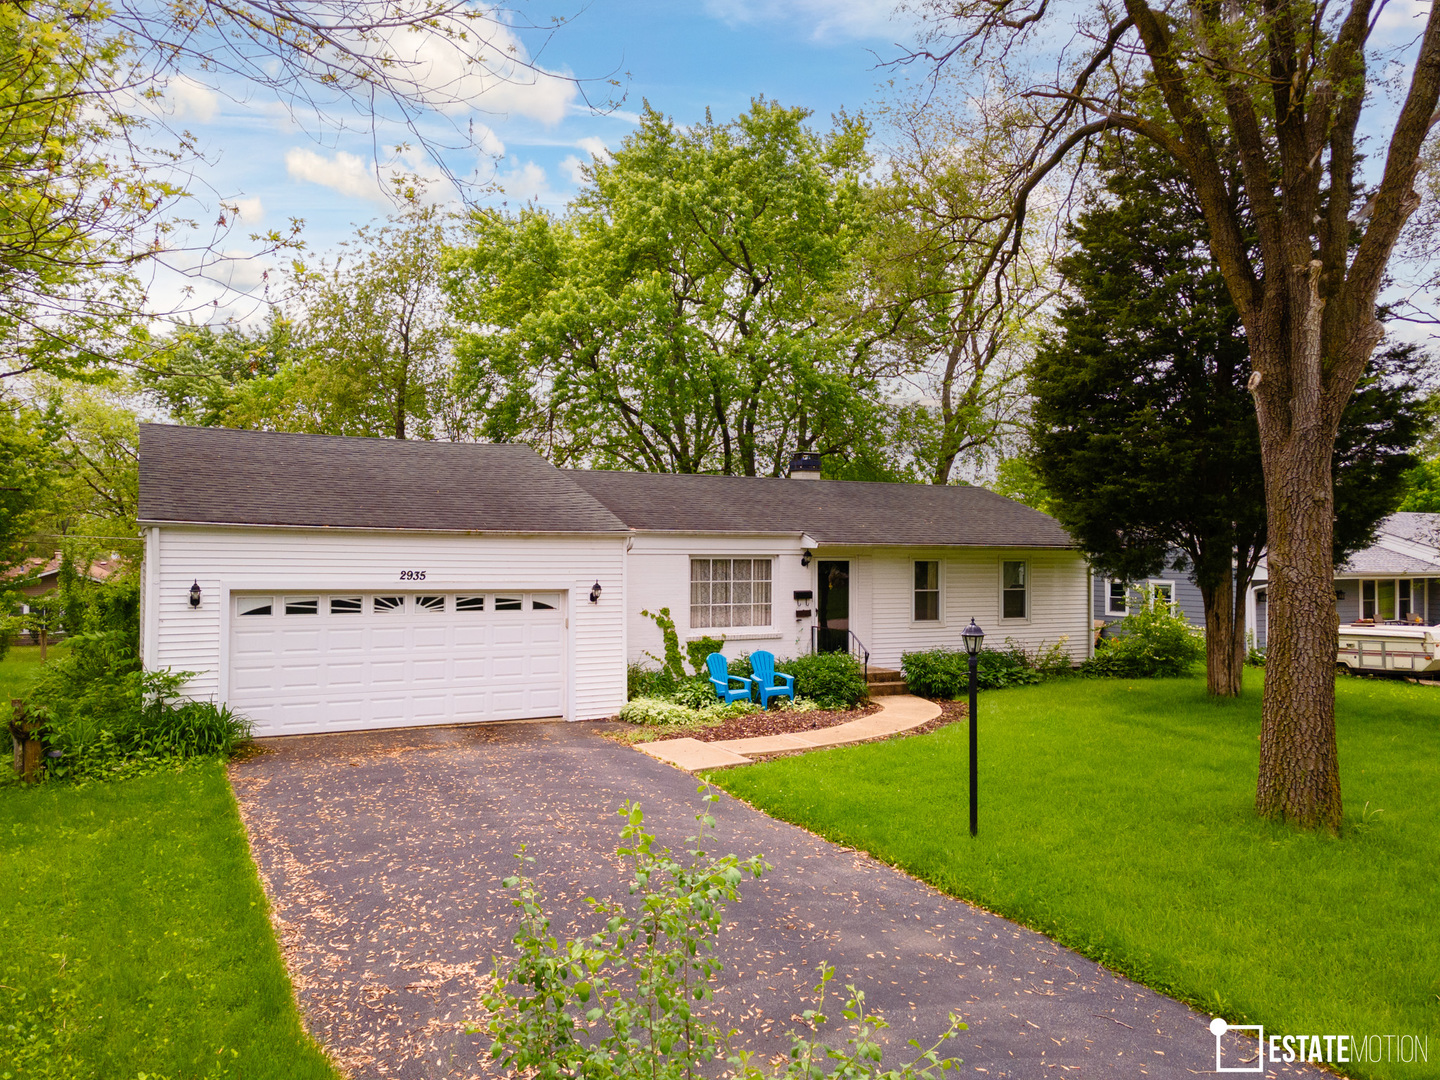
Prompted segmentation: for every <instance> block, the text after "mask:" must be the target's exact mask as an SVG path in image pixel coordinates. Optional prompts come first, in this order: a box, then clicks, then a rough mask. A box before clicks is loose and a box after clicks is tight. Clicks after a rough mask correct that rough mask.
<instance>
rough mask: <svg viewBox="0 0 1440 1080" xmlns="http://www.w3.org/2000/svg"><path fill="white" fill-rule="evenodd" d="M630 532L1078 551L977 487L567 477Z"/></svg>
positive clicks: (1054, 530)
mask: <svg viewBox="0 0 1440 1080" xmlns="http://www.w3.org/2000/svg"><path fill="white" fill-rule="evenodd" d="M566 475H567V476H572V477H574V478H575V482H576V483H577V484H579V485H580V486H581V487H583V488H584V489H585V490H586V491H588V492H590V494H592V495H594V496H595V498H597V499H599V500H600V501H601V502H602V503H604V504H605V505H606V506H608V507H609V508H610V509H611V510H612V511H614V513H615V516H616V517H618V518H619V519H620V520H621V521H623V522H625V524H626V525H629V526H630V527H631V528H632V529H645V530H657V531H686V532H692V531H693V532H722V533H724V532H744V533H752V532H759V533H775V532H782V533H807V534H809V535H810V536H812V537H814V538H815V539H816V540H817V541H819V542H821V543H826V544H867V545H868V544H876V545H891V544H893V545H898V546H907V547H908V546H937V547H938V546H950V545H965V546H973V547H1056V548H1068V547H1073V546H1074V542H1073V541H1072V540H1071V539H1070V537H1069V535H1067V534H1066V532H1065V530H1064V529H1062V528H1061V527H1060V525H1059V523H1058V522H1056V521H1055V519H1054V518H1052V517H1048V516H1047V515H1045V514H1042V513H1040V512H1039V511H1037V510H1031V509H1030V508H1029V507H1028V506H1022V505H1021V504H1020V503H1017V502H1013V501H1012V500H1010V499H1007V498H1005V497H1004V496H1001V495H996V494H995V493H993V492H990V491H986V490H985V489H984V488H977V487H935V486H933V485H930V484H879V483H862V482H858V481H849V480H784V479H775V478H772V477H747V476H693V475H683V476H682V475H674V474H670V473H632V472H585V471H575V472H567V473H566Z"/></svg>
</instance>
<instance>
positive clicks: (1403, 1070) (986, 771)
mask: <svg viewBox="0 0 1440 1080" xmlns="http://www.w3.org/2000/svg"><path fill="white" fill-rule="evenodd" d="M1247 680H1248V682H1249V684H1250V685H1249V686H1248V687H1247V691H1246V694H1245V696H1244V697H1243V698H1242V699H1241V700H1240V701H1238V702H1229V703H1217V702H1212V701H1209V700H1207V699H1206V697H1205V687H1204V683H1203V681H1201V680H1198V679H1183V680H1155V681H1135V682H1125V681H1099V680H1080V679H1071V680H1063V681H1060V682H1055V683H1050V684H1047V685H1043V686H1035V687H1024V688H1019V689H1014V690H1005V691H997V692H991V693H986V694H983V695H982V696H981V698H980V710H979V712H980V835H979V838H978V839H977V840H973V841H972V840H971V838H970V836H969V827H968V803H967V798H968V796H967V794H966V792H967V788H966V776H967V765H966V762H967V756H966V738H967V732H966V728H965V726H964V725H959V724H957V725H954V726H951V727H948V728H945V729H942V730H941V731H938V732H935V733H933V734H931V735H926V736H923V737H919V738H912V739H901V740H897V741H894V742H889V743H877V744H870V745H862V746H855V747H849V748H845V749H838V750H832V751H828V752H824V753H814V754H807V755H804V756H800V757H790V758H782V759H778V760H775V761H772V762H769V763H764V764H757V765H752V766H748V767H745V768H741V769H733V770H728V771H723V772H720V773H716V774H714V775H713V776H712V777H711V779H712V781H713V782H714V783H716V784H717V785H719V786H721V787H723V788H725V789H726V790H728V791H730V792H732V793H734V794H735V795H738V796H739V797H741V798H743V799H746V800H748V801H749V802H751V803H753V804H755V805H756V806H759V807H761V808H762V809H764V810H766V811H767V812H769V813H771V814H774V815H775V816H777V817H780V818H783V819H785V820H788V821H792V822H795V823H797V824H799V825H803V826H805V827H806V828H809V829H812V830H814V831H815V832H817V833H820V834H822V835H824V836H827V837H829V838H831V839H833V840H836V841H839V842H841V843H844V844H846V845H850V846H854V847H858V848H861V849H863V850H866V851H869V852H871V853H872V854H874V855H875V856H876V857H878V858H880V859H883V860H885V861H886V862H890V863H893V864H894V865H896V866H900V867H903V868H904V869H906V870H908V871H909V872H911V873H913V874H915V875H916V876H918V877H920V878H923V879H924V880H926V881H929V882H931V883H933V884H934V885H936V886H938V887H939V888H941V889H944V890H945V891H947V892H950V893H952V894H954V895H956V896H962V897H965V898H967V899H970V900H974V901H975V902H976V903H979V904H981V905H982V906H984V907H986V908H989V909H990V910H992V911H997V912H999V913H1001V914H1004V915H1007V916H1009V917H1011V918H1013V919H1016V920H1018V921H1020V922H1023V923H1025V924H1026V925H1029V926H1032V927H1034V928H1036V929H1038V930H1041V931H1043V932H1045V933H1047V934H1049V935H1051V936H1052V937H1054V938H1056V939H1057V940H1059V941H1061V942H1063V943H1065V944H1067V945H1070V946H1072V947H1074V948H1076V949H1078V950H1080V951H1081V952H1083V953H1085V954H1086V955H1088V956H1091V957H1093V958H1095V959H1097V960H1100V961H1102V962H1104V963H1106V964H1108V965H1110V966H1111V967H1113V968H1116V969H1118V970H1121V971H1123V972H1125V973H1127V974H1129V975H1132V976H1134V977H1136V978H1137V979H1139V980H1140V981H1143V982H1145V983H1148V984H1149V985H1150V986H1153V987H1155V988H1157V989H1159V990H1163V991H1165V992H1167V993H1171V994H1174V995H1175V996H1178V997H1181V998H1183V999H1185V1000H1188V1001H1190V1002H1192V1003H1194V1004H1196V1005H1197V1006H1199V1007H1200V1008H1202V1009H1206V1010H1209V1011H1212V1012H1214V1013H1217V1014H1219V1015H1223V1016H1224V1017H1226V1019H1228V1020H1231V1021H1232V1022H1238V1021H1242V1020H1243V1021H1248V1022H1251V1023H1257V1022H1258V1023H1263V1024H1264V1025H1265V1027H1266V1031H1267V1032H1271V1033H1276V1032H1278V1033H1280V1034H1287V1033H1293V1034H1301V1033H1304V1034H1322V1035H1323V1034H1327V1033H1335V1034H1341V1033H1352V1034H1354V1035H1357V1036H1359V1035H1370V1034H1376V1035H1387V1034H1393V1035H1402V1034H1410V1035H1419V1036H1433V1038H1431V1039H1430V1043H1429V1045H1430V1049H1431V1052H1432V1054H1434V1055H1435V1057H1433V1058H1432V1062H1433V1061H1436V1060H1440V688H1432V687H1420V686H1414V685H1410V684H1406V683H1397V682H1382V681H1378V680H1369V679H1341V680H1340V681H1339V683H1338V686H1337V693H1338V727H1339V743H1340V763H1341V784H1342V788H1343V790H1344V794H1345V820H1346V829H1345V834H1344V837H1343V839H1340V840H1335V839H1331V838H1327V837H1319V836H1313V835H1305V834H1300V833H1297V832H1295V831H1293V830H1291V829H1289V828H1287V827H1284V826H1273V825H1270V824H1268V823H1265V822H1262V821H1259V820H1258V819H1257V818H1256V817H1255V814H1254V812H1253V809H1252V801H1253V799H1254V794H1255V776H1256V769H1257V760H1258V750H1259V744H1258V741H1257V740H1258V737H1259V731H1260V680H1259V678H1257V677H1256V673H1254V672H1247ZM1367 804H1368V810H1367ZM1382 811H1383V812H1382ZM1436 1067H1437V1066H1436V1065H1435V1064H1433V1063H1432V1064H1429V1065H1414V1064H1412V1065H1403V1064H1394V1065H1382V1066H1375V1067H1371V1066H1351V1069H1352V1072H1351V1075H1354V1076H1357V1077H1361V1076H1363V1077H1406V1078H1409V1077H1419V1076H1425V1075H1431V1076H1433V1075H1436V1074H1435V1073H1434V1072H1433V1071H1431V1070H1434V1069H1436Z"/></svg>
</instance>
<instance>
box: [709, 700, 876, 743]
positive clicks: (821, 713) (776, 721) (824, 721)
mask: <svg viewBox="0 0 1440 1080" xmlns="http://www.w3.org/2000/svg"><path fill="white" fill-rule="evenodd" d="M879 711H880V706H879V705H877V704H875V703H874V702H871V703H870V704H869V705H865V706H862V707H861V708H858V709H847V710H845V711H843V712H841V711H838V710H830V709H818V710H816V711H815V712H802V713H796V712H781V711H780V710H779V709H768V710H766V711H765V712H754V713H746V714H745V715H744V716H733V717H731V718H730V719H729V720H726V721H725V722H724V723H721V724H716V725H715V726H714V727H707V728H700V729H699V730H698V731H692V732H691V733H690V738H692V739H694V740H696V741H697V742H720V741H722V740H724V739H753V738H755V737H756V736H757V735H789V734H790V733H791V732H792V731H815V730H818V729H819V728H827V727H835V726H836V725H837V724H843V723H845V722H846V721H847V720H858V719H860V717H862V716H869V715H870V714H871V713H873V712H879Z"/></svg>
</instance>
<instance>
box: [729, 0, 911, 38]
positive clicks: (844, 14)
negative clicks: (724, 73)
mask: <svg viewBox="0 0 1440 1080" xmlns="http://www.w3.org/2000/svg"><path fill="white" fill-rule="evenodd" d="M705 10H706V12H707V13H708V14H709V15H710V16H711V17H712V18H715V19H719V20H720V21H721V22H725V23H728V24H730V25H731V26H736V25H749V24H754V23H764V22H794V23H799V24H801V25H803V26H808V27H809V28H810V34H809V36H810V37H811V38H812V39H813V40H816V41H823V40H835V39H857V38H858V39H868V38H885V39H886V40H890V39H892V38H893V37H894V36H895V33H896V29H897V24H896V23H895V21H894V19H893V16H894V10H895V2H894V0H705Z"/></svg>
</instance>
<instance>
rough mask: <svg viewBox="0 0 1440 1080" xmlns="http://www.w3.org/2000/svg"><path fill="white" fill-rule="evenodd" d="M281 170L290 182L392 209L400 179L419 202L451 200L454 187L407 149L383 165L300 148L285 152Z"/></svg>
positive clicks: (339, 153)
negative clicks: (416, 192)
mask: <svg viewBox="0 0 1440 1080" xmlns="http://www.w3.org/2000/svg"><path fill="white" fill-rule="evenodd" d="M285 169H286V171H287V172H288V173H289V174H290V177H291V179H294V180H302V181H305V182H306V183H311V184H319V185H320V186H321V187H327V188H329V189H330V190H331V191H335V192H339V193H340V194H341V195H345V196H348V197H349V198H352V199H364V200H365V201H367V202H375V203H380V204H381V205H383V206H388V207H394V206H395V205H396V202H397V198H398V196H397V194H396V188H395V184H394V183H393V182H392V181H394V180H397V179H399V180H403V182H404V185H405V186H406V187H412V186H413V187H415V188H417V189H418V190H419V192H420V199H421V200H422V201H423V202H427V203H444V202H449V201H452V200H453V199H454V198H455V186H454V184H453V183H452V182H451V181H450V179H449V177H447V176H445V174H444V173H442V172H441V171H440V170H439V169H438V168H437V167H436V166H435V165H434V163H432V162H431V161H429V160H428V159H427V158H426V157H425V155H424V154H423V153H422V152H421V151H419V150H417V149H415V148H414V147H411V148H410V149H408V150H406V151H405V152H404V153H402V154H400V155H399V157H397V158H394V159H392V160H390V161H388V162H385V163H383V164H382V165H381V166H380V167H379V169H377V168H376V167H375V162H374V161H373V160H371V159H368V158H362V157H360V156H359V155H357V154H350V153H346V152H345V151H344V150H337V151H336V152H335V156H334V157H326V156H325V155H324V154H318V153H316V152H315V151H314V150H310V149H307V148H305V147H301V146H295V147H291V148H290V149H289V150H288V151H286V153H285Z"/></svg>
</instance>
